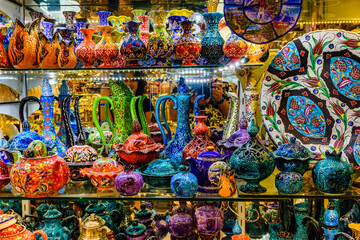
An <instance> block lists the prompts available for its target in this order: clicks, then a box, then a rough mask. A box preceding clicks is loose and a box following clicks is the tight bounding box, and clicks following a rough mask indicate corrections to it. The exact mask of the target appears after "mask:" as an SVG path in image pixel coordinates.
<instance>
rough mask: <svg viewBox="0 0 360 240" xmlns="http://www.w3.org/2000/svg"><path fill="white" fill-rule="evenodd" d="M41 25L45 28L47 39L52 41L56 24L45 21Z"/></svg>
mask: <svg viewBox="0 0 360 240" xmlns="http://www.w3.org/2000/svg"><path fill="white" fill-rule="evenodd" d="M41 25H42V26H43V33H44V34H45V36H46V37H47V39H49V41H51V39H52V32H53V27H54V24H53V23H52V22H47V21H43V22H41Z"/></svg>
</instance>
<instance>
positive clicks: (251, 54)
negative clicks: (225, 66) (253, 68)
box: [246, 43, 269, 64]
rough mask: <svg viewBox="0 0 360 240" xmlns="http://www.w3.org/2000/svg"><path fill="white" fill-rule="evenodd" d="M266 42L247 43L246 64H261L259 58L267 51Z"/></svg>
mask: <svg viewBox="0 0 360 240" xmlns="http://www.w3.org/2000/svg"><path fill="white" fill-rule="evenodd" d="M268 47H269V45H268V44H254V43H249V44H248V51H247V57H248V59H249V61H248V62H247V63H246V64H263V63H262V62H261V61H260V58H261V57H262V56H263V55H264V53H266V52H267V50H268Z"/></svg>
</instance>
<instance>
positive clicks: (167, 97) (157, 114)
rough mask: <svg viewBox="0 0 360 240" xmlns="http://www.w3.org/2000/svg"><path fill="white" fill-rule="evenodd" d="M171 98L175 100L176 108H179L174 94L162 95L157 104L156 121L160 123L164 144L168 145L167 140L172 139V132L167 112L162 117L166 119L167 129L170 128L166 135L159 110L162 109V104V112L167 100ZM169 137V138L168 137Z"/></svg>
mask: <svg viewBox="0 0 360 240" xmlns="http://www.w3.org/2000/svg"><path fill="white" fill-rule="evenodd" d="M168 99H170V100H172V101H173V102H174V109H177V100H176V98H175V96H173V95H166V96H162V97H159V98H158V100H157V101H156V106H155V118H156V122H157V124H158V125H159V128H160V131H161V135H162V136H163V140H164V145H165V146H167V141H168V140H169V141H170V140H171V132H170V128H169V126H168V124H167V121H166V118H165V114H162V117H163V120H164V124H165V127H166V130H167V129H168V128H169V130H168V135H169V136H167V135H166V133H165V130H164V127H163V125H162V123H161V120H160V115H159V110H160V105H161V112H163V111H164V109H165V102H166V101H167V100H168ZM162 102H164V104H162ZM168 137H169V139H167V138H168Z"/></svg>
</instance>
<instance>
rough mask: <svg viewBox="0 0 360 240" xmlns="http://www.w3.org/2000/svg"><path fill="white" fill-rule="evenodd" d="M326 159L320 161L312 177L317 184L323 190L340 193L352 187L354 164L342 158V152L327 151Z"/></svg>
mask: <svg viewBox="0 0 360 240" xmlns="http://www.w3.org/2000/svg"><path fill="white" fill-rule="evenodd" d="M325 155H326V159H324V160H321V161H320V162H318V163H317V164H316V165H315V167H314V169H313V171H312V178H313V181H314V184H315V186H316V187H317V188H318V189H319V190H320V191H322V192H325V193H333V194H340V193H344V192H346V191H347V190H349V189H350V187H351V185H352V183H353V180H352V177H353V175H354V171H353V168H352V166H351V165H350V164H349V163H347V162H345V161H342V160H341V152H340V153H336V152H332V153H330V152H329V151H327V152H325Z"/></svg>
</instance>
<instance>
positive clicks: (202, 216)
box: [195, 205, 224, 236]
mask: <svg viewBox="0 0 360 240" xmlns="http://www.w3.org/2000/svg"><path fill="white" fill-rule="evenodd" d="M195 222H196V229H197V230H198V231H199V233H200V234H202V235H205V236H206V235H207V236H208V235H215V234H216V233H218V232H219V231H220V230H221V229H222V227H223V222H224V214H223V212H222V211H221V210H220V208H218V207H215V206H212V205H205V206H202V207H199V208H198V209H196V211H195Z"/></svg>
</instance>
